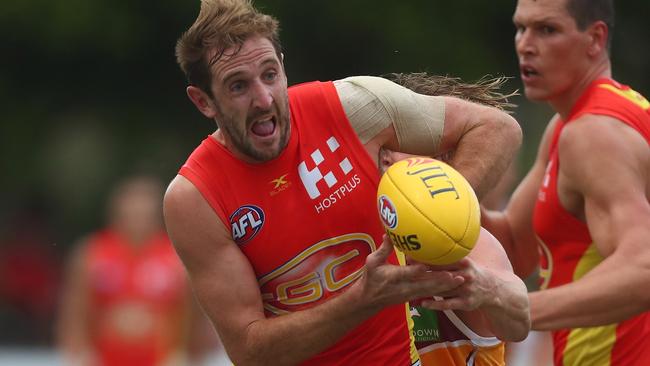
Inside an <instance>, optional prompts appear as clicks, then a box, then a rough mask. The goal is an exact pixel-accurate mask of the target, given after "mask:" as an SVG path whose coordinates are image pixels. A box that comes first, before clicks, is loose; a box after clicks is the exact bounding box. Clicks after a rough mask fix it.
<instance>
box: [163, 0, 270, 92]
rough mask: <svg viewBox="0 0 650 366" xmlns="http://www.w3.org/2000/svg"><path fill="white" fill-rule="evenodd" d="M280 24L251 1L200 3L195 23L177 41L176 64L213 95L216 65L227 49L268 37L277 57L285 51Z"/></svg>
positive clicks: (204, 1) (237, 47)
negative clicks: (213, 68)
mask: <svg viewBox="0 0 650 366" xmlns="http://www.w3.org/2000/svg"><path fill="white" fill-rule="evenodd" d="M278 33H279V22H278V21H277V20H276V19H275V18H273V17H272V16H270V15H266V14H262V13H260V12H259V11H258V10H257V9H255V8H254V7H253V4H252V2H251V0H201V10H200V11H199V15H198V17H197V18H196V20H195V21H194V24H192V26H191V27H190V28H189V29H188V30H187V31H186V32H185V33H183V35H182V36H181V37H180V38H179V39H178V41H177V42H176V61H177V62H178V64H179V66H180V67H181V70H183V73H184V74H185V77H186V78H187V82H188V83H189V84H190V85H194V86H196V87H198V88H200V89H201V90H203V91H204V92H206V93H208V95H210V96H212V90H211V88H210V85H211V79H212V75H211V73H210V67H211V66H212V65H214V63H216V62H217V61H218V60H219V59H220V58H221V57H222V56H224V54H225V52H226V50H227V49H229V48H231V47H236V49H235V51H234V52H233V53H232V54H236V53H237V52H238V51H239V49H240V48H241V46H242V44H243V43H244V42H245V41H246V40H247V39H248V38H250V37H251V36H255V35H259V36H262V37H266V38H268V39H269V40H270V41H271V43H272V44H273V47H274V48H275V50H276V52H277V54H278V57H280V54H281V52H282V50H281V46H280V41H279V36H278Z"/></svg>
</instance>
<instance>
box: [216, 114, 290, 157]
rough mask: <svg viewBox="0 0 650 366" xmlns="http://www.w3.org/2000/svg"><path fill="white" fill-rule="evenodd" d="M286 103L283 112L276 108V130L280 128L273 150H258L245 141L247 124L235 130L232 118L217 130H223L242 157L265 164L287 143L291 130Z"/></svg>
mask: <svg viewBox="0 0 650 366" xmlns="http://www.w3.org/2000/svg"><path fill="white" fill-rule="evenodd" d="M288 110H289V108H288V103H287V106H286V108H285V109H284V111H282V110H280V109H279V108H278V113H277V116H278V119H279V120H278V121H276V123H277V125H276V128H280V129H281V130H280V139H279V141H278V144H277V148H275V149H258V148H256V147H255V146H254V145H253V144H252V143H251V141H250V140H249V139H247V138H246V137H247V135H248V126H249V124H248V123H246V124H245V125H244V126H243V128H241V129H240V128H237V127H236V126H235V125H236V123H235V122H234V120H235V119H234V118H227V119H226V120H227V122H225V123H220V124H219V128H222V129H223V132H224V134H226V135H227V136H228V138H229V139H230V141H231V143H232V144H233V147H234V148H235V149H236V150H237V151H238V152H240V153H242V154H243V155H245V156H247V157H249V158H251V159H252V160H254V161H257V162H265V161H269V160H272V159H275V158H276V157H278V156H279V155H280V154H281V153H282V151H283V150H284V148H285V147H286V146H287V144H288V142H289V134H290V128H291V123H290V117H289V114H288ZM263 114H264V113H256V115H263ZM254 118H255V116H253V118H247V120H251V119H254Z"/></svg>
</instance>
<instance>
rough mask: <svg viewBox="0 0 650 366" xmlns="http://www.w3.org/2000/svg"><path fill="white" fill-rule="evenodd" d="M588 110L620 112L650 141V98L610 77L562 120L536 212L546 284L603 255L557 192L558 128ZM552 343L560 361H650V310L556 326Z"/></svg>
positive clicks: (582, 270) (579, 272)
mask: <svg viewBox="0 0 650 366" xmlns="http://www.w3.org/2000/svg"><path fill="white" fill-rule="evenodd" d="M584 114H598V115H606V116H612V117H614V118H617V119H619V120H620V121H622V122H623V123H626V124H627V125H629V126H631V127H632V128H634V129H636V130H637V131H638V132H639V133H640V134H641V135H642V136H643V137H644V138H645V139H646V141H648V143H650V103H648V101H647V100H646V99H645V98H644V97H643V96H641V95H640V94H639V93H637V92H635V91H634V90H632V89H630V88H629V87H628V86H625V85H621V84H619V83H617V82H615V81H613V80H609V79H598V80H596V81H594V82H593V83H592V84H591V85H590V86H589V87H588V88H587V90H586V91H585V92H584V94H583V95H582V96H581V97H580V99H579V100H578V102H577V103H576V105H575V106H574V109H573V110H572V112H571V114H570V116H569V117H568V118H567V120H566V121H563V120H560V121H558V123H557V127H556V128H555V130H554V131H553V135H552V139H551V145H550V150H549V152H550V155H549V162H548V165H547V169H546V175H545V177H544V181H543V184H542V186H541V187H540V190H539V193H538V198H537V202H536V206H535V211H534V217H533V225H534V229H535V232H536V234H537V236H538V237H539V239H540V251H541V271H540V276H541V280H542V283H541V288H542V289H545V288H552V287H557V286H562V285H564V284H567V283H570V282H573V281H576V280H578V279H580V278H581V277H582V276H584V275H585V274H586V273H587V272H589V271H590V270H591V269H593V268H594V267H595V266H597V265H598V264H599V263H600V262H601V261H602V260H603V258H602V257H601V256H600V254H599V253H598V251H597V249H596V247H595V245H594V243H593V240H592V238H591V235H590V234H589V229H588V227H587V225H586V224H585V223H584V222H582V221H580V220H578V219H577V218H575V217H574V216H573V215H571V213H569V212H567V211H566V210H565V209H564V208H563V207H562V204H561V203H560V201H559V198H558V194H557V176H558V167H559V164H560V163H561V162H560V161H559V155H558V149H557V144H558V139H559V136H560V133H561V132H562V129H563V128H564V126H566V125H567V124H569V123H571V122H572V121H574V120H576V119H577V118H579V117H580V116H582V115H584ZM553 344H554V359H555V364H556V365H558V366H560V365H565V366H568V365H609V366H623V365H625V366H634V365H639V366H641V365H650V312H645V313H643V314H640V315H638V316H635V317H633V318H630V319H627V320H625V321H623V322H620V323H618V324H611V325H607V326H601V327H591V328H578V329H563V330H558V331H555V332H553Z"/></svg>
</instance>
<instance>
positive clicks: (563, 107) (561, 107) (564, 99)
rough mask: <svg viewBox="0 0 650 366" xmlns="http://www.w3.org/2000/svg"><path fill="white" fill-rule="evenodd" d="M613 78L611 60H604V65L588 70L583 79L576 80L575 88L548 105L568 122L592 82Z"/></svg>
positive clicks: (552, 100) (600, 64) (550, 101)
mask: <svg viewBox="0 0 650 366" xmlns="http://www.w3.org/2000/svg"><path fill="white" fill-rule="evenodd" d="M611 77H612V69H611V65H610V63H609V60H603V62H602V63H599V64H598V65H595V66H594V67H593V68H591V69H590V70H588V71H587V72H586V73H585V74H584V75H583V77H582V78H580V79H578V80H576V82H575V83H574V84H573V86H572V87H571V88H569V89H568V90H567V91H566V92H564V93H561V94H559V95H558V96H556V97H555V98H552V99H550V100H549V101H548V103H549V104H550V105H551V107H552V108H553V110H554V111H555V112H557V113H558V114H559V115H560V117H562V119H563V120H565V121H566V119H567V118H568V117H569V115H570V114H571V111H572V110H573V107H574V106H575V104H576V102H577V101H578V99H580V97H581V96H582V94H584V92H585V90H586V89H587V88H588V87H589V85H591V83H592V82H594V80H597V79H601V78H611Z"/></svg>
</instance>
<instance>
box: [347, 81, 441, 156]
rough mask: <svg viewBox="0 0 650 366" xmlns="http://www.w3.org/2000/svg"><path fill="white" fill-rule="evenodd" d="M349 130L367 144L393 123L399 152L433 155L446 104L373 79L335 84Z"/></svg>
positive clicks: (436, 148)
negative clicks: (347, 120)
mask: <svg viewBox="0 0 650 366" xmlns="http://www.w3.org/2000/svg"><path fill="white" fill-rule="evenodd" d="M334 85H335V86H336V90H337V92H338V94H339V99H340V100H341V103H342V105H343V109H344V110H345V113H346V115H347V116H348V119H349V120H350V124H351V125H352V128H354V130H355V131H356V132H357V134H358V135H359V138H360V139H361V142H362V143H364V144H365V143H367V142H368V141H369V140H371V139H372V138H373V137H375V136H377V134H378V133H379V132H381V131H382V130H384V129H385V128H386V127H388V126H390V124H391V123H392V124H393V126H394V127H395V131H396V133H397V141H398V142H399V147H400V150H401V151H402V152H406V153H411V154H420V155H434V154H436V153H437V152H438V146H439V144H440V140H441V138H442V133H443V129H444V124H445V101H444V98H443V97H440V96H428V95H422V94H418V93H415V92H413V91H411V90H410V89H407V88H404V87H402V86H400V85H397V84H395V83H394V82H392V81H390V80H387V79H384V78H380V77H373V76H353V77H349V78H345V79H342V80H337V81H335V82H334Z"/></svg>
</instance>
